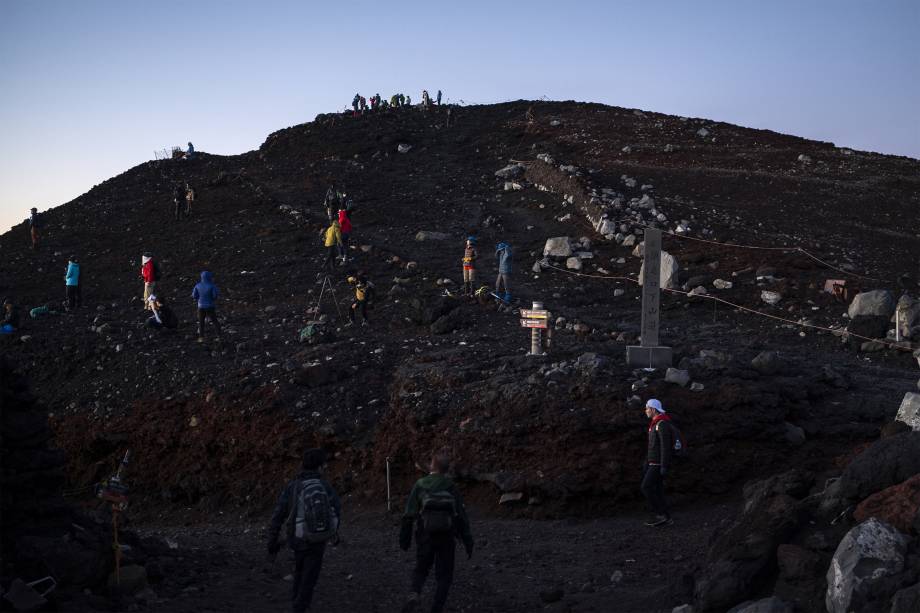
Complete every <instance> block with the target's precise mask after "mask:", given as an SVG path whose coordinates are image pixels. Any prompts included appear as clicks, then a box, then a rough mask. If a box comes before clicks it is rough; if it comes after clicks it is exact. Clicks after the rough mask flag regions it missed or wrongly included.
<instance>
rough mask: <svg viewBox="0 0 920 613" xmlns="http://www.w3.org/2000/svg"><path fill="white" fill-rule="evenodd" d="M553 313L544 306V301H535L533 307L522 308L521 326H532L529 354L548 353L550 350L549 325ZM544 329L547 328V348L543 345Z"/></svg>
mask: <svg viewBox="0 0 920 613" xmlns="http://www.w3.org/2000/svg"><path fill="white" fill-rule="evenodd" d="M550 317H551V313H550V312H549V311H547V310H545V309H544V308H543V303H542V302H534V303H533V308H532V309H521V327H522V328H530V353H528V354H527V355H534V356H538V355H546V353H547V351H548V350H549V343H550V334H551V333H552V330H551V329H550V327H549V320H550ZM543 330H546V350H547V351H544V347H543Z"/></svg>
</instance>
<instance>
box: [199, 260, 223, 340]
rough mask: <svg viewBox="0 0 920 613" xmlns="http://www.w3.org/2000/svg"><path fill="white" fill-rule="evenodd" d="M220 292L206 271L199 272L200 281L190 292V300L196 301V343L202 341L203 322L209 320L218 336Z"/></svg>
mask: <svg viewBox="0 0 920 613" xmlns="http://www.w3.org/2000/svg"><path fill="white" fill-rule="evenodd" d="M218 295H220V291H219V290H218V289H217V286H216V285H215V284H214V281H213V279H212V277H211V273H210V272H209V271H207V270H203V271H202V272H201V281H200V282H198V283H197V284H196V285H195V289H193V290H192V298H194V299H195V300H197V301H198V342H199V343H200V342H202V341H204V321H205V319H209V320H211V324H212V325H213V326H214V329H215V330H216V331H217V336H220V322H218V321H217V310H216V309H217V307H216V305H217V296H218Z"/></svg>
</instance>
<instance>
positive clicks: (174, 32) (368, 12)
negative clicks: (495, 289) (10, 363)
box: [0, 0, 920, 232]
mask: <svg viewBox="0 0 920 613" xmlns="http://www.w3.org/2000/svg"><path fill="white" fill-rule="evenodd" d="M918 32H920V1H918V0H769V1H753V0H750V1H749V0H726V1H715V0H713V1H708V0H698V1H694V2H687V1H686V0H673V1H671V0H641V1H626V0H623V1H617V0H604V1H580V0H569V1H568V2H558V1H543V0H530V1H527V2H517V1H514V0H504V1H501V2H497V1H494V0H490V1H479V0H464V1H462V2H456V1H454V2H436V1H431V0H428V1H426V2H416V1H415V0H400V1H399V2H395V3H394V2H386V1H382V0H376V1H374V2H363V1H360V0H353V1H351V2H329V1H327V0H322V1H317V0H300V1H288V2H281V1H272V0H259V1H251V2H240V1H233V0H224V1H220V2H217V1H209V0H196V1H194V2H187V1H184V2H179V1H173V0H158V1H157V2H141V1H140V0H127V1H126V0H118V1H104V0H81V1H79V2H76V1H72V0H66V1H58V0H0V232H2V231H5V230H7V229H8V228H9V227H10V226H12V225H14V224H17V223H20V222H21V221H22V220H23V219H25V218H26V217H27V216H28V210H29V208H31V207H32V206H36V207H38V209H39V210H45V209H48V208H50V207H53V206H58V205H60V204H63V203H66V202H68V201H70V200H72V199H73V198H76V197H77V196H79V195H80V194H82V193H84V192H86V191H87V190H89V189H90V188H92V187H93V185H95V184H97V183H100V182H101V181H104V180H105V179H108V178H110V177H112V176H114V175H117V174H119V173H121V172H123V171H125V170H127V169H128V168H130V167H132V166H135V165H137V164H139V163H141V162H144V161H146V160H149V159H152V158H153V156H154V151H155V150H158V149H163V148H166V147H169V146H171V145H180V144H181V145H184V144H185V143H186V142H188V141H189V140H191V141H192V142H194V143H195V147H196V149H198V150H203V151H207V152H209V153H219V154H236V153H242V152H245V151H249V150H252V149H255V148H257V147H258V146H259V145H260V144H261V143H262V142H263V141H264V140H265V138H266V136H268V134H270V133H271V132H273V131H275V130H278V129H281V128H284V127H287V126H290V125H295V124H298V123H303V122H305V121H310V120H312V119H313V118H314V117H315V116H316V114H318V113H321V112H329V111H334V110H339V109H343V108H345V107H346V106H347V105H348V104H350V101H351V98H352V97H353V96H354V93H355V92H361V93H362V94H364V95H365V96H368V97H369V96H370V95H371V94H374V93H377V92H380V94H381V95H383V96H384V97H389V95H390V94H392V93H394V92H397V91H402V92H404V93H408V94H410V95H411V96H412V97H413V99H420V97H421V96H420V92H421V90H422V89H428V90H429V91H431V92H434V91H437V90H438V89H441V90H443V91H444V96H445V99H446V100H447V101H450V102H460V101H464V102H466V103H488V102H501V101H505V100H517V99H521V98H525V99H538V98H541V97H544V96H545V97H546V98H549V99H554V100H579V101H591V102H600V103H604V104H611V105H615V106H623V107H628V108H641V109H645V110H649V111H656V112H663V113H672V114H676V115H683V116H690V117H705V118H708V119H713V120H718V121H727V122H730V123H735V124H739V125H743V126H749V127H755V128H767V129H772V130H776V131H778V132H784V133H789V134H796V135H799V136H804V137H806V138H812V139H818V140H825V141H831V142H834V143H836V144H837V145H838V146H846V147H852V148H856V149H862V150H869V151H878V152H882V153H891V154H897V155H908V156H911V157H915V158H920V113H918V109H920V36H918V35H917V33H918Z"/></svg>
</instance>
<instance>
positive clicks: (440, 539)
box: [399, 450, 473, 613]
mask: <svg viewBox="0 0 920 613" xmlns="http://www.w3.org/2000/svg"><path fill="white" fill-rule="evenodd" d="M448 470H450V457H449V456H448V454H447V452H446V451H445V450H442V451H439V452H437V453H435V454H434V455H433V456H432V458H431V463H430V464H429V471H430V473H429V474H428V475H427V476H425V477H422V478H421V479H419V480H418V481H416V482H415V485H414V486H413V487H412V492H410V494H409V499H408V500H407V501H406V511H405V513H403V517H402V522H401V525H400V531H399V547H400V549H402V550H403V551H409V547H410V546H411V545H412V531H413V530H412V529H413V527H415V543H416V558H415V569H414V570H413V571H412V585H411V588H410V591H409V597H408V599H407V601H406V605H405V606H404V607H403V611H412V610H414V609H415V608H417V607H418V604H419V599H420V597H421V593H422V587H423V586H424V585H425V580H426V579H427V578H428V573H429V572H430V571H431V567H432V566H434V568H435V580H436V581H437V587H436V588H435V593H434V600H433V602H432V604H431V610H432V612H435V613H437V612H440V611H443V610H444V605H445V604H446V602H447V593H448V591H449V590H450V585H451V583H453V580H454V555H455V552H456V548H457V544H456V542H455V539H457V540H460V541H462V542H463V546H464V547H465V548H466V555H467V558H472V557H473V534H472V532H471V531H470V520H469V518H468V517H467V515H466V508H465V507H464V506H463V500H462V499H461V497H460V492H459V491H458V490H457V487H456V486H455V485H454V482H453V481H452V480H451V479H450V477H448V476H447V471H448Z"/></svg>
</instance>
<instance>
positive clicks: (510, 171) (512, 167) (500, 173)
mask: <svg viewBox="0 0 920 613" xmlns="http://www.w3.org/2000/svg"><path fill="white" fill-rule="evenodd" d="M523 174H524V166H523V165H522V164H509V165H508V166H505V167H504V168H502V169H500V170H496V171H495V176H496V177H498V178H500V179H517V178H518V177H520V176H521V175H523Z"/></svg>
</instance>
